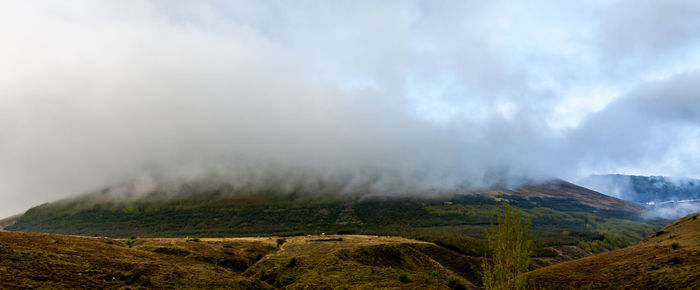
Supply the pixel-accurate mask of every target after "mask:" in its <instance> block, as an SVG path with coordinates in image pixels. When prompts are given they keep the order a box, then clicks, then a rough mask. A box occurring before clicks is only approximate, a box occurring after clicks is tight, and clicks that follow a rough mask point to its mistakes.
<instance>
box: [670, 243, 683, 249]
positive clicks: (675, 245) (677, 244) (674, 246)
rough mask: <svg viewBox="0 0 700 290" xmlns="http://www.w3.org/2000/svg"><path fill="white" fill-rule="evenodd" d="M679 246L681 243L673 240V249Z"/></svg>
mask: <svg viewBox="0 0 700 290" xmlns="http://www.w3.org/2000/svg"><path fill="white" fill-rule="evenodd" d="M680 246H681V244H680V243H678V242H673V243H672V244H671V248H672V249H674V250H675V249H678V248H680Z"/></svg>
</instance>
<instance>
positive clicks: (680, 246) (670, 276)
mask: <svg viewBox="0 0 700 290" xmlns="http://www.w3.org/2000/svg"><path fill="white" fill-rule="evenodd" d="M674 244H676V246H674ZM674 248H675V249H674ZM530 281H531V283H532V284H533V285H534V286H536V287H537V288H540V287H543V288H548V289H552V288H554V289H558V288H569V286H575V287H590V288H596V289H617V288H631V289H686V288H687V289H698V288H700V213H695V214H692V215H689V216H686V217H684V218H682V219H679V220H678V221H676V222H674V223H673V224H671V225H669V226H667V227H665V228H664V229H662V230H661V231H659V232H657V233H656V234H654V235H652V236H650V237H648V238H646V239H644V240H643V241H642V242H640V243H639V244H637V245H634V246H631V247H628V248H625V249H621V250H617V251H612V252H607V253H602V254H598V255H595V256H591V257H587V258H583V259H580V260H574V261H569V262H565V263H561V264H557V265H554V266H550V267H546V268H542V269H538V270H535V271H532V272H530Z"/></svg>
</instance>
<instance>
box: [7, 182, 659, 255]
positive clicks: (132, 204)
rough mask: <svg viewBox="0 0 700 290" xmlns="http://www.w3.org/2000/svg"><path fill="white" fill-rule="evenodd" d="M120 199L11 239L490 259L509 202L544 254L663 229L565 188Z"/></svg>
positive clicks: (31, 215)
mask: <svg viewBox="0 0 700 290" xmlns="http://www.w3.org/2000/svg"><path fill="white" fill-rule="evenodd" d="M182 192H183V190H180V191H175V193H172V192H163V191H158V190H156V191H153V192H151V193H149V194H147V195H144V196H142V197H140V198H137V199H130V200H124V199H122V200H119V199H116V198H114V197H113V196H111V195H110V194H111V193H110V192H109V191H108V190H107V191H101V192H98V193H95V194H92V195H87V196H83V197H80V198H77V199H73V200H66V201H59V202H55V203H50V204H45V205H42V206H38V207H35V208H32V209H30V210H28V211H27V212H26V213H25V214H24V216H22V217H21V218H20V219H19V220H18V221H17V222H16V223H15V224H13V225H11V226H9V227H7V230H11V231H26V232H45V233H58V234H73V235H89V236H108V237H116V238H126V237H131V236H136V237H185V236H190V237H193V236H200V237H231V236H251V235H306V234H320V233H339V234H348V233H356V234H381V235H396V236H404V237H409V238H415V239H420V240H426V241H434V242H438V243H440V244H442V245H445V246H448V247H452V248H453V249H456V250H458V251H460V252H462V253H466V254H470V255H474V256H481V255H483V250H484V239H483V237H484V229H485V226H487V225H488V224H489V223H490V222H491V220H492V218H493V214H494V212H495V209H496V207H497V204H498V202H499V201H502V200H509V201H511V203H513V204H517V205H519V206H520V207H521V208H522V209H523V211H524V213H525V214H526V215H527V216H529V217H530V219H531V221H532V224H533V226H532V232H533V239H534V240H535V245H536V246H537V247H545V246H558V245H576V244H577V243H578V242H579V241H587V242H591V241H594V240H603V241H607V244H606V245H607V248H609V249H612V248H617V247H621V246H626V245H628V244H630V243H632V242H636V241H638V240H640V239H641V238H643V237H644V236H645V235H646V234H649V233H651V232H653V231H655V230H657V229H658V228H660V226H659V225H658V224H649V223H647V222H644V221H641V220H639V219H638V216H639V213H641V212H642V211H643V207H641V206H638V205H635V204H633V203H630V202H626V201H622V200H619V199H615V198H612V197H607V196H604V195H602V194H600V193H597V192H594V191H591V190H587V189H585V188H582V187H579V186H576V185H573V184H571V183H567V182H564V181H552V182H548V183H543V184H538V185H527V186H522V187H518V188H491V189H489V190H483V191H478V192H470V193H455V194H444V195H427V196H426V197H419V196H418V195H409V196H408V197H397V196H367V195H360V194H357V195H337V194H309V193H306V194H302V193H297V192H292V193H281V192H273V191H254V192H231V190H230V188H227V187H217V188H211V187H210V188H208V189H207V190H205V191H204V190H201V189H198V188H197V187H193V186H187V190H184V192H185V193H182Z"/></svg>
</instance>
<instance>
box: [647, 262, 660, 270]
mask: <svg viewBox="0 0 700 290" xmlns="http://www.w3.org/2000/svg"><path fill="white" fill-rule="evenodd" d="M660 268H661V267H659V265H657V264H654V263H651V264H649V268H647V269H648V270H658V269H660Z"/></svg>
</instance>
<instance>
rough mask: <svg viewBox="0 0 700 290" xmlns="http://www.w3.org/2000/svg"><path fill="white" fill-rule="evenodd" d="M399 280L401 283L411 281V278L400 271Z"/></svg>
mask: <svg viewBox="0 0 700 290" xmlns="http://www.w3.org/2000/svg"><path fill="white" fill-rule="evenodd" d="M399 281H401V282H403V283H408V282H411V279H409V278H408V274H406V273H401V274H399Z"/></svg>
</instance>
